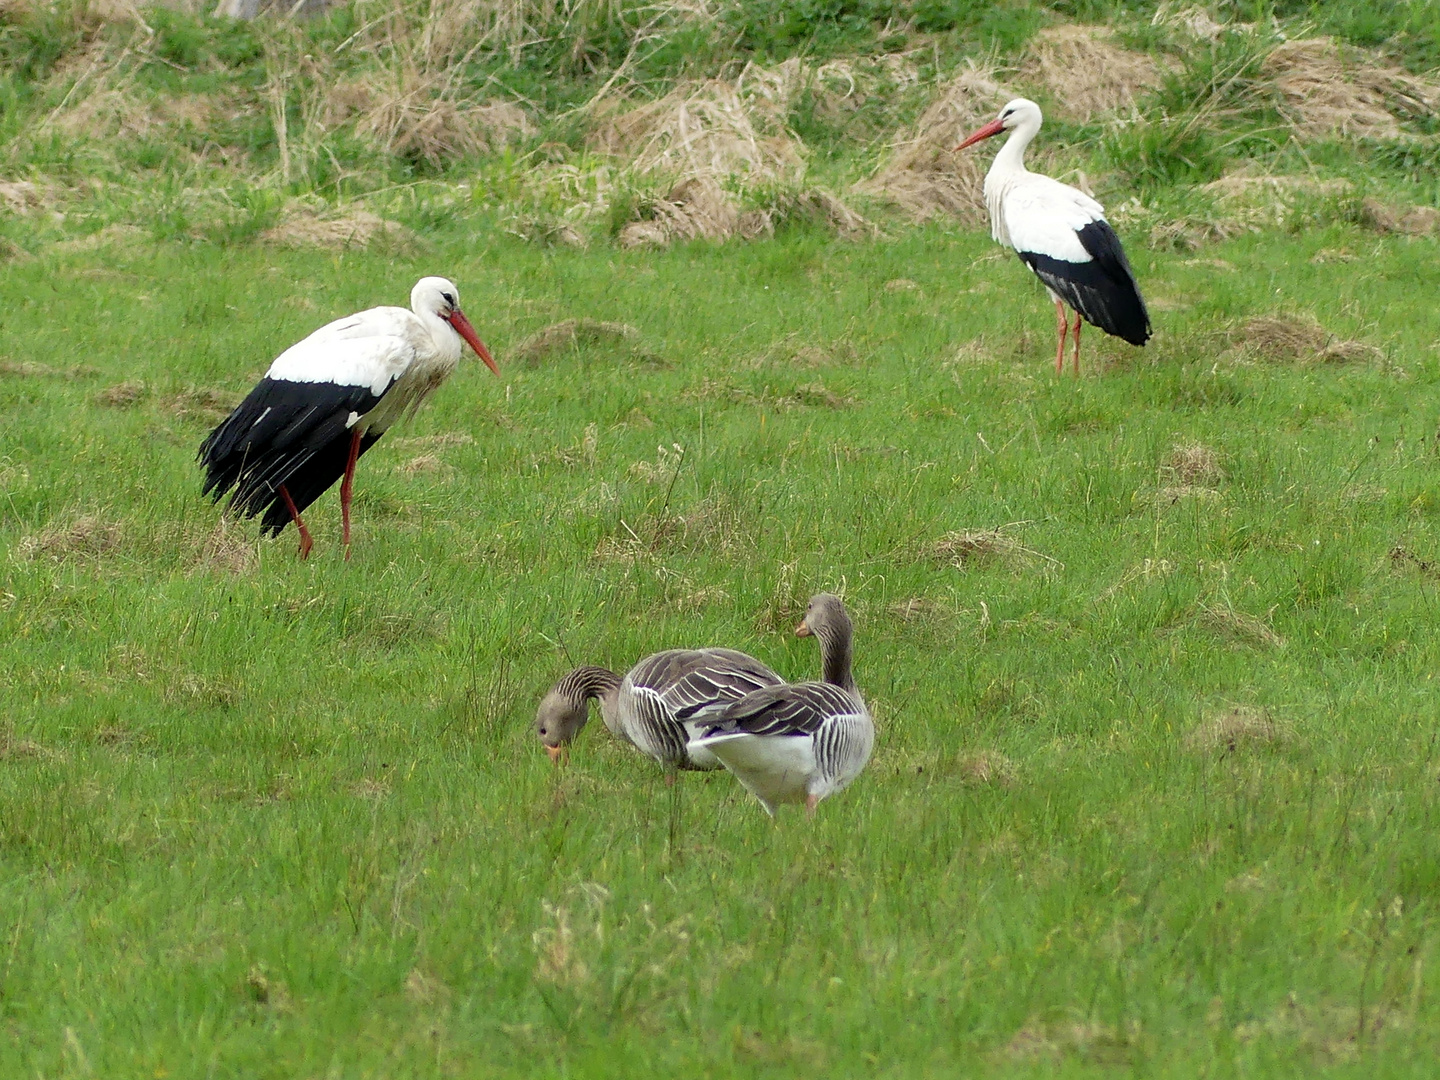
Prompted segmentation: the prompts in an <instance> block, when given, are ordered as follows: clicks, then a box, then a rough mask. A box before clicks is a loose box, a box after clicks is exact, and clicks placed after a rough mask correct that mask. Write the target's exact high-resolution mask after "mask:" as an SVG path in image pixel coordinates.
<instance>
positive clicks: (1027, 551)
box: [921, 522, 1062, 570]
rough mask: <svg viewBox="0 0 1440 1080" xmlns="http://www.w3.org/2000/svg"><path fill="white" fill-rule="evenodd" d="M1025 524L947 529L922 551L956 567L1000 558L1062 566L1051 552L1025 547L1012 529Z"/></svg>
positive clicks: (997, 560)
mask: <svg viewBox="0 0 1440 1080" xmlns="http://www.w3.org/2000/svg"><path fill="white" fill-rule="evenodd" d="M1019 524H1023V523H1021V522H1016V523H1013V524H1010V525H1002V526H1000V528H998V529H965V530H960V531H957V532H948V533H946V534H945V535H944V536H941V537H939V538H938V539H936V540H932V541H930V542H929V543H927V544H925V545H924V546H923V547H922V548H921V555H922V556H923V557H924V558H926V559H929V560H930V561H932V562H937V563H942V564H948V565H950V566H953V567H955V569H957V570H965V569H968V568H969V567H970V566H972V565H979V564H984V563H991V562H999V563H1010V564H1013V565H1023V564H1026V563H1036V562H1043V563H1046V564H1048V565H1050V566H1055V567H1059V566H1061V565H1062V564H1061V563H1059V562H1058V561H1057V560H1055V559H1052V558H1051V557H1050V556H1049V555H1044V554H1041V553H1040V552H1038V551H1036V550H1035V549H1034V548H1030V547H1026V546H1025V545H1024V544H1022V543H1021V542H1020V541H1019V540H1018V539H1017V538H1016V537H1015V536H1013V535H1012V534H1011V533H1010V532H1009V531H1007V530H1009V529H1013V528H1015V527H1016V526H1017V525H1019Z"/></svg>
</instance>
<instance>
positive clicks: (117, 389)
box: [95, 379, 150, 409]
mask: <svg viewBox="0 0 1440 1080" xmlns="http://www.w3.org/2000/svg"><path fill="white" fill-rule="evenodd" d="M149 392H150V391H149V389H148V388H147V387H146V385H145V383H144V382H143V381H141V380H140V379H128V380H126V381H125V382H122V383H116V384H115V385H114V386H107V387H106V388H105V389H104V390H101V391H100V392H99V393H98V394H96V395H95V400H96V401H97V402H98V403H99V404H101V405H106V406H108V407H110V408H112V409H129V408H132V407H133V406H135V405H138V404H139V403H140V399H141V398H143V397H145V395H146V394H148V393H149Z"/></svg>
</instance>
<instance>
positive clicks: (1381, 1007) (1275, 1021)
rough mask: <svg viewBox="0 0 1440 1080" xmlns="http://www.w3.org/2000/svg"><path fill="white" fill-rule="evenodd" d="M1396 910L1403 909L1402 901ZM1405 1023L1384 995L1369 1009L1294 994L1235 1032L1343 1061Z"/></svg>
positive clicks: (1241, 1037)
mask: <svg viewBox="0 0 1440 1080" xmlns="http://www.w3.org/2000/svg"><path fill="white" fill-rule="evenodd" d="M1398 900H1399V898H1398V897H1397V902H1398ZM1395 910H1397V911H1399V910H1403V904H1399V906H1398V907H1396V908H1395ZM1405 1023H1406V1021H1405V1018H1404V1016H1403V1015H1402V1014H1401V1013H1400V1012H1399V1010H1398V1009H1396V1008H1395V1007H1394V1005H1393V1004H1389V1003H1387V1002H1386V1001H1385V999H1384V998H1383V997H1382V998H1381V1000H1380V1001H1378V1002H1376V1004H1375V1006H1374V1007H1372V1008H1371V1009H1369V1010H1368V1011H1367V1010H1362V1009H1360V1008H1359V1007H1357V1006H1355V1005H1348V1004H1347V1005H1341V1004H1338V1003H1335V1002H1321V1003H1320V1004H1318V1005H1303V1004H1301V1002H1300V1001H1299V999H1298V998H1297V997H1296V996H1295V994H1294V993H1291V994H1289V995H1287V996H1286V999H1285V1001H1284V1002H1282V1003H1281V1004H1280V1005H1279V1006H1278V1007H1277V1008H1275V1009H1274V1010H1273V1011H1271V1012H1270V1013H1269V1014H1268V1015H1266V1016H1264V1017H1262V1018H1259V1019H1256V1020H1247V1021H1245V1022H1243V1023H1240V1024H1237V1025H1235V1030H1234V1034H1235V1039H1236V1041H1237V1042H1240V1043H1252V1042H1255V1041H1257V1040H1259V1039H1264V1040H1266V1041H1269V1042H1281V1041H1283V1042H1291V1043H1296V1044H1298V1047H1299V1048H1300V1049H1301V1050H1302V1051H1303V1052H1304V1053H1305V1054H1306V1055H1307V1056H1309V1057H1311V1058H1312V1059H1317V1060H1319V1061H1322V1062H1333V1063H1340V1062H1353V1061H1357V1060H1358V1059H1359V1058H1360V1056H1361V1054H1362V1052H1364V1050H1365V1048H1366V1047H1367V1046H1369V1047H1370V1048H1371V1051H1372V1052H1373V1048H1374V1044H1375V1042H1376V1041H1377V1040H1379V1039H1381V1038H1383V1037H1384V1035H1385V1034H1386V1032H1387V1031H1389V1030H1392V1029H1395V1028H1399V1027H1402V1026H1404V1024H1405Z"/></svg>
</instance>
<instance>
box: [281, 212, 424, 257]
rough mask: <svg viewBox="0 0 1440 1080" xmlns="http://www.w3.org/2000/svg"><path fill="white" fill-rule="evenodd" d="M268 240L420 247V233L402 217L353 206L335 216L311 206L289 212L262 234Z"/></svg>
mask: <svg viewBox="0 0 1440 1080" xmlns="http://www.w3.org/2000/svg"><path fill="white" fill-rule="evenodd" d="M260 239H261V240H263V241H264V242H265V243H267V244H274V245H275V246H277V247H287V248H322V249H324V250H327V251H344V250H345V249H347V248H364V247H369V246H370V245H372V244H375V245H377V246H384V247H387V248H391V249H393V250H396V251H397V252H401V251H411V250H414V249H415V248H416V247H418V237H416V235H415V234H414V233H413V232H411V231H410V230H409V229H407V228H406V227H405V226H404V225H401V224H400V223H399V222H398V221H387V220H386V219H385V218H382V217H380V216H378V215H376V214H372V213H370V211H368V210H351V211H350V212H349V213H346V214H340V215H335V216H332V217H320V216H319V215H317V214H315V213H314V212H313V211H310V210H296V211H292V212H291V213H290V214H287V215H286V216H285V218H284V219H283V220H282V221H281V222H280V223H279V224H277V225H272V226H271V227H270V228H268V229H266V230H265V231H264V232H263V233H261V234H260Z"/></svg>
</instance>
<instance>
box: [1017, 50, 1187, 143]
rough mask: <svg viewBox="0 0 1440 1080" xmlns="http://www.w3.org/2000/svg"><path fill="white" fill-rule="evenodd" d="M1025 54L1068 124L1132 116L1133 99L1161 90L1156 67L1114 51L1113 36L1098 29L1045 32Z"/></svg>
mask: <svg viewBox="0 0 1440 1080" xmlns="http://www.w3.org/2000/svg"><path fill="white" fill-rule="evenodd" d="M1027 52H1028V57H1027V59H1028V60H1029V61H1030V63H1031V64H1033V65H1034V68H1035V70H1036V71H1037V73H1038V75H1039V77H1040V80H1041V81H1042V82H1043V83H1044V84H1045V86H1046V88H1047V89H1048V90H1049V91H1050V93H1051V94H1052V95H1053V97H1054V105H1053V106H1052V107H1053V108H1054V110H1055V112H1056V113H1057V114H1058V115H1060V116H1063V117H1065V118H1067V119H1070V120H1079V121H1082V122H1084V121H1089V120H1091V119H1092V118H1094V117H1095V116H1097V115H1098V114H1100V113H1106V112H1115V111H1117V110H1127V111H1128V110H1133V109H1134V108H1135V102H1136V99H1137V98H1139V97H1140V96H1142V95H1143V94H1144V93H1145V92H1146V91H1149V90H1153V89H1155V88H1156V87H1157V86H1159V85H1160V68H1159V65H1157V64H1156V63H1155V61H1154V60H1153V59H1152V58H1151V57H1149V56H1146V55H1145V54H1144V53H1137V52H1131V51H1130V50H1129V49H1122V48H1121V47H1120V46H1118V45H1116V44H1115V42H1114V33H1113V31H1111V30H1109V29H1108V28H1106V27H1102V26H1053V27H1049V28H1047V29H1045V30H1041V31H1040V33H1038V34H1036V35H1035V37H1034V38H1033V39H1032V40H1031V42H1030V45H1029V47H1028V49H1027Z"/></svg>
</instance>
